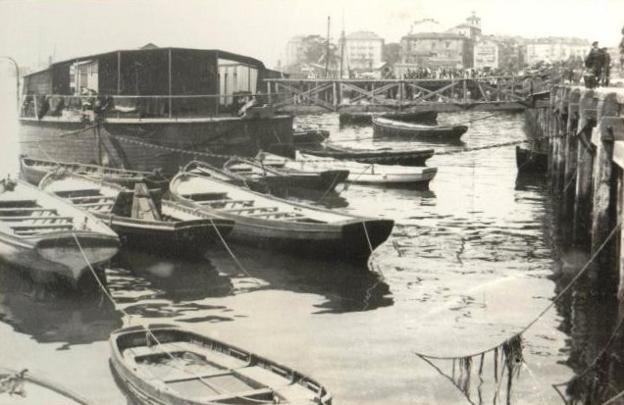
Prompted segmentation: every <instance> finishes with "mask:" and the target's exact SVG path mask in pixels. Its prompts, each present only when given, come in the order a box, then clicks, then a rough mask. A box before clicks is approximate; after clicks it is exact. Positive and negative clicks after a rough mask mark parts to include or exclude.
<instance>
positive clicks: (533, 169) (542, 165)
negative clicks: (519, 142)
mask: <svg viewBox="0 0 624 405" xmlns="http://www.w3.org/2000/svg"><path fill="white" fill-rule="evenodd" d="M516 165H517V166H518V172H520V173H539V174H545V173H546V171H547V170H548V154H546V153H542V152H536V151H532V150H530V149H525V148H521V147H520V146H516Z"/></svg>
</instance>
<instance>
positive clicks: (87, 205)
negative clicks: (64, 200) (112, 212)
mask: <svg viewBox="0 0 624 405" xmlns="http://www.w3.org/2000/svg"><path fill="white" fill-rule="evenodd" d="M74 205H75V206H76V207H80V208H83V207H104V206H107V207H112V206H113V203H112V202H110V201H102V202H94V203H75V204H74Z"/></svg>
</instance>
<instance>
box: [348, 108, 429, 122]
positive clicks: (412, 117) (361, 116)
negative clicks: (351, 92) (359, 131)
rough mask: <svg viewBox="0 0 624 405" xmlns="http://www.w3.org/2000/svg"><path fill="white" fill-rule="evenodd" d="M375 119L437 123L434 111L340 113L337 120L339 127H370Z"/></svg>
mask: <svg viewBox="0 0 624 405" xmlns="http://www.w3.org/2000/svg"><path fill="white" fill-rule="evenodd" d="M375 117H385V118H391V119H395V120H399V121H405V122H418V123H422V124H435V123H436V122H437V118H438V113H437V112H436V111H424V112H394V113H392V112H360V113H341V114H340V115H339V117H338V119H339V121H340V125H370V124H371V123H372V122H373V118H375Z"/></svg>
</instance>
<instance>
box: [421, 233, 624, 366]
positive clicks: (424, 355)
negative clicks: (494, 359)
mask: <svg viewBox="0 0 624 405" xmlns="http://www.w3.org/2000/svg"><path fill="white" fill-rule="evenodd" d="M621 224H622V222H621V221H619V222H618V223H617V224H616V225H615V226H614V227H613V229H612V230H611V232H609V234H608V236H607V237H606V238H605V240H604V241H603V242H602V244H601V245H600V246H599V247H598V249H597V250H596V251H595V252H594V253H593V254H592V255H591V257H590V258H589V260H588V261H587V262H586V263H585V264H584V265H583V267H581V269H580V270H579V272H578V273H577V274H576V275H575V276H574V277H573V278H572V280H571V281H570V282H569V283H568V284H567V285H566V286H565V287H564V288H563V289H562V290H561V292H559V294H557V295H556V296H555V297H554V298H553V299H552V301H551V302H550V303H549V304H548V305H546V307H544V309H542V311H540V313H539V314H538V315H537V316H536V317H535V318H533V320H531V321H530V322H529V323H528V324H526V325H525V326H524V327H523V328H522V329H520V331H519V332H516V333H514V334H513V335H512V336H511V337H509V338H508V339H505V340H504V341H503V342H501V343H499V344H497V345H495V346H491V347H489V348H487V349H485V350H481V351H478V352H475V353H470V354H466V355H462V356H437V355H432V354H427V353H422V352H418V351H415V352H414V354H415V355H416V356H418V357H421V358H428V359H435V360H454V359H457V358H466V357H475V356H480V355H482V354H485V353H489V352H491V351H493V350H495V349H498V348H499V347H501V346H502V345H504V344H505V343H507V342H510V341H511V340H513V339H517V338H519V337H520V336H521V335H522V334H524V333H525V332H526V331H527V330H529V329H530V328H531V327H532V326H533V325H535V324H536V323H537V322H538V321H539V320H540V319H542V317H543V316H544V315H545V314H546V313H547V312H548V311H549V310H550V309H551V308H552V307H553V306H555V304H556V303H557V302H559V301H560V300H561V298H562V297H563V296H564V295H565V294H566V293H567V292H568V291H569V290H570V289H571V288H572V287H573V286H574V285H575V284H576V283H577V281H578V280H580V278H581V277H583V276H584V275H585V273H586V271H587V270H588V269H589V266H590V265H591V264H592V263H593V262H594V260H595V259H596V258H597V257H598V255H599V254H600V252H602V250H603V249H604V248H605V247H606V246H607V243H609V241H610V240H611V238H612V237H613V236H614V235H615V233H616V232H617V231H618V229H620V226H621Z"/></svg>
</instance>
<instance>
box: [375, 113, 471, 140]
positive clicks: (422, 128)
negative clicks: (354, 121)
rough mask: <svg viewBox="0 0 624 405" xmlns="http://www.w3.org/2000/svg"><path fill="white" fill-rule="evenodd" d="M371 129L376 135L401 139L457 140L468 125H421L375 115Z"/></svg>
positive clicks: (466, 129)
mask: <svg viewBox="0 0 624 405" xmlns="http://www.w3.org/2000/svg"><path fill="white" fill-rule="evenodd" d="M373 130H374V132H373V134H374V136H376V137H395V136H398V137H401V138H402V139H405V138H409V139H427V140H435V141H458V140H459V138H461V136H462V135H463V134H464V133H466V131H468V127H467V126H465V125H422V124H414V123H411V122H403V121H397V120H393V119H389V118H384V117H376V118H373Z"/></svg>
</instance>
